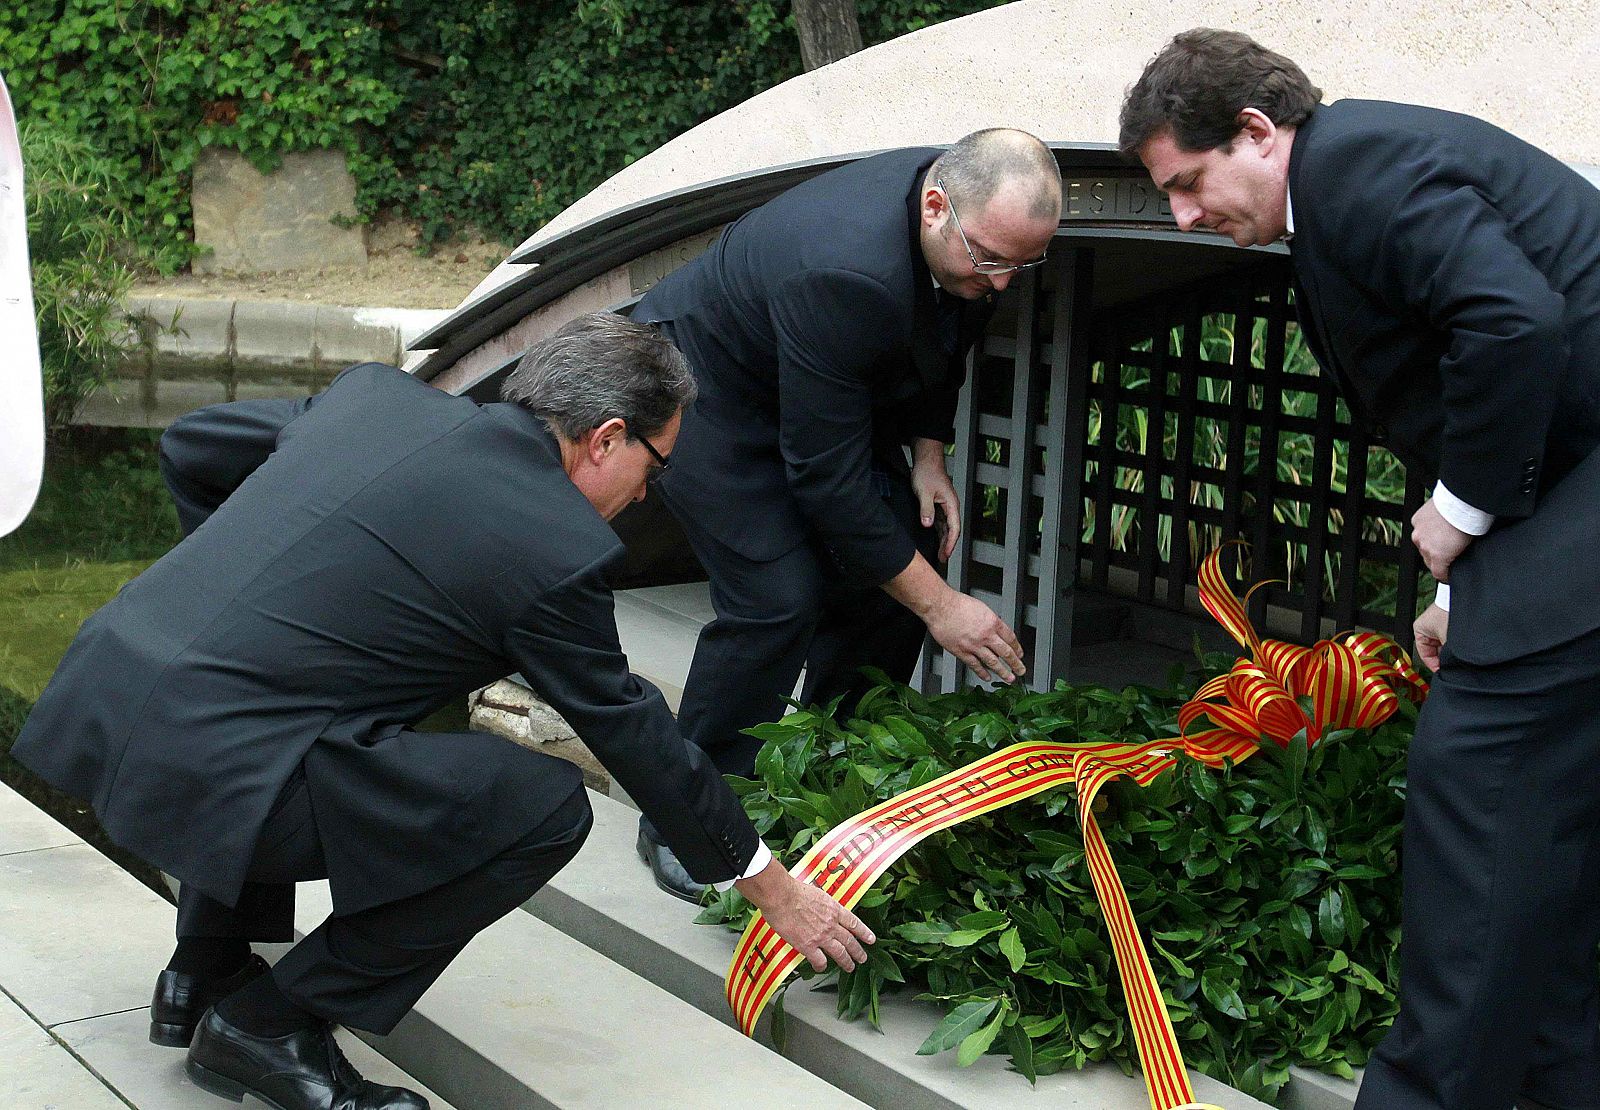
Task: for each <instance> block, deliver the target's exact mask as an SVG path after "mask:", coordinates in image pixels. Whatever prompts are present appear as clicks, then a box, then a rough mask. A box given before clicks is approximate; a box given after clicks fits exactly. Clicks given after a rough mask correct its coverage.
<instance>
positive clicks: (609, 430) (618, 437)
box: [583, 416, 628, 466]
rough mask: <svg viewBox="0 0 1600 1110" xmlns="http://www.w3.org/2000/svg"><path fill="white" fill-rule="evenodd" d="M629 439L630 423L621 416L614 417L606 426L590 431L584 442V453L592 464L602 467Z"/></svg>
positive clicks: (601, 425)
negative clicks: (612, 453)
mask: <svg viewBox="0 0 1600 1110" xmlns="http://www.w3.org/2000/svg"><path fill="white" fill-rule="evenodd" d="M627 438H628V422H627V421H626V420H624V419H622V417H620V416H613V417H612V418H611V419H610V420H607V421H606V422H605V423H604V424H600V425H598V426H596V427H594V428H591V429H589V434H588V435H587V436H586V437H585V439H584V442H583V448H584V453H585V454H586V455H588V458H589V462H590V463H592V464H593V465H595V466H600V465H601V464H602V463H604V462H605V460H606V457H607V456H608V455H610V454H611V452H613V451H615V450H617V449H618V448H620V447H621V446H622V444H623V443H624V442H625V441H626V440H627Z"/></svg>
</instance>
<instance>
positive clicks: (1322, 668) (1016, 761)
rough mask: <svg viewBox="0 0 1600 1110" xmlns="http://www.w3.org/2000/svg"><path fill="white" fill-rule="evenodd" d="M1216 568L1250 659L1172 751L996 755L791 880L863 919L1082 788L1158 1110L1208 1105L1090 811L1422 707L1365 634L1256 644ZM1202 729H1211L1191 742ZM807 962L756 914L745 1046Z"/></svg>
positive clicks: (1405, 662)
mask: <svg viewBox="0 0 1600 1110" xmlns="http://www.w3.org/2000/svg"><path fill="white" fill-rule="evenodd" d="M1220 556H1221V549H1219V550H1218V551H1215V552H1212V554H1211V555H1209V556H1208V557H1207V558H1206V560H1205V562H1204V564H1203V565H1202V567H1201V572H1200V596H1201V599H1202V601H1203V602H1204V604H1205V606H1206V608H1207V609H1208V610H1209V611H1210V612H1211V613H1212V614H1213V615H1215V616H1216V617H1217V619H1218V620H1219V621H1220V622H1221V623H1222V625H1223V626H1224V627H1225V628H1227V629H1228V631H1229V632H1230V633H1232V634H1233V635H1234V637H1235V638H1236V639H1238V640H1239V642H1240V644H1241V645H1242V646H1244V647H1245V648H1246V649H1247V650H1249V651H1250V652H1251V656H1250V658H1248V659H1241V660H1240V661H1239V663H1238V664H1235V666H1234V668H1233V669H1232V670H1230V671H1229V672H1228V673H1227V674H1226V675H1221V676H1218V678H1216V679H1213V680H1211V681H1210V682H1207V683H1206V684H1205V685H1204V686H1202V687H1201V688H1200V690H1199V691H1197V692H1196V694H1195V697H1194V699H1193V700H1191V701H1190V702H1188V703H1187V704H1186V705H1184V707H1183V708H1182V710H1181V711H1180V713H1179V728H1180V735H1179V736H1178V737H1177V738H1168V739H1162V740H1155V741H1148V742H1144V743H1138V744H1112V743H1054V742H1045V741H1037V742H1024V743H1020V744H1013V745H1011V746H1009V747H1006V748H1001V749H1000V750H998V751H996V752H993V753H991V754H990V755H988V756H985V757H984V758H982V759H980V760H978V761H977V762H975V763H970V764H968V765H967V766H965V767H962V768H960V769H959V770H955V771H951V772H950V773H949V774H946V775H943V776H941V777H939V778H937V779H934V780H933V781H932V782H929V783H926V784H924V785H922V786H919V787H917V788H915V789H913V790H908V791H906V792H905V793H903V794H900V795H898V796H897V797H894V798H891V799H889V800H888V801H886V802H881V803H879V804H878V805H875V806H873V807H872V808H870V809H868V810H865V811H863V812H862V813H859V814H857V815H856V816H855V817H852V818H851V819H850V820H848V821H845V822H843V823H842V824H840V825H838V826H837V827H836V828H834V829H833V830H832V831H831V832H829V833H828V834H827V835H826V836H824V837H823V838H822V839H821V840H819V841H818V842H817V843H816V844H814V845H813V846H812V848H811V850H810V851H809V852H807V853H806V854H805V856H804V857H803V858H802V859H801V860H800V862H799V863H797V864H796V865H795V866H794V867H792V868H790V873H791V874H792V875H794V876H795V877H796V878H798V879H800V880H802V881H803V882H809V883H813V884H815V885H816V886H818V887H821V888H822V889H823V890H825V891H827V892H828V893H829V894H830V895H832V896H833V897H834V898H835V899H837V900H838V901H839V902H840V903H841V904H843V905H844V906H846V907H850V906H854V905H855V904H856V903H857V902H858V901H860V900H861V897H862V895H864V894H865V893H866V892H867V891H868V890H869V889H870V888H871V887H872V885H873V883H875V882H876V881H877V880H878V878H879V876H881V875H882V874H883V873H884V871H886V870H888V868H889V867H890V865H891V864H893V863H894V862H895V861H896V860H898V859H899V858H900V857H901V856H902V855H904V854H905V853H906V852H907V851H909V850H910V849H911V848H913V847H914V846H915V845H916V844H918V843H919V842H920V841H922V840H923V839H925V838H926V837H928V836H931V835H932V834H933V833H936V832H940V831H942V830H944V829H948V828H950V827H952V826H954V825H958V824H960V823H961V822H963V821H966V820H968V819H970V818H972V817H976V816H979V815H980V814H984V813H990V812H993V811H994V810H997V809H1000V808H1001V807H1003V806H1008V805H1011V804H1012V803H1013V802H1018V801H1021V800H1023V799H1024V798H1031V797H1033V796H1034V795H1035V794H1039V793H1041V792H1043V791H1046V790H1049V789H1051V788H1052V787H1056V786H1061V785H1064V784H1066V783H1076V784H1077V787H1078V821H1079V824H1080V825H1081V827H1082V830H1083V844H1084V850H1085V853H1086V859H1087V862H1088V865H1089V874H1090V878H1091V879H1092V881H1093V882H1094V887H1095V893H1096V895H1097V897H1098V898H1099V901H1100V907H1101V909H1102V911H1103V912H1104V913H1105V917H1106V925H1107V927H1108V929H1109V930H1110V933H1111V939H1112V950H1113V953H1114V955H1115V957H1116V960H1117V969H1118V971H1119V973H1120V978H1121V980H1122V989H1123V993H1124V995H1125V996H1126V998H1127V1002H1128V1011H1129V1014H1130V1016H1131V1018H1132V1025H1133V1033H1134V1040H1135V1043H1136V1045H1137V1047H1138V1050H1139V1059H1140V1061H1141V1062H1142V1064H1143V1065H1144V1073H1145V1083H1146V1086H1147V1088H1148V1090H1149V1094H1150V1105H1151V1107H1152V1108H1153V1110H1183V1108H1186V1107H1187V1108H1198V1107H1201V1106H1202V1104H1199V1103H1196V1102H1195V1101H1194V1091H1193V1089H1192V1088H1191V1086H1190V1084H1189V1076H1188V1072H1187V1070H1186V1069H1185V1068H1184V1064H1183V1058H1182V1055H1181V1054H1180V1053H1179V1050H1178V1039H1177V1036H1176V1034H1175V1033H1174V1032H1173V1028H1172V1022H1171V1019H1170V1018H1169V1017H1168V1015H1167V1010H1166V1006H1165V1005H1164V1003H1163V1002H1162V998H1161V988H1160V986H1159V985H1158V984H1157V983H1156V978H1155V973H1154V971H1153V970H1152V969H1151V966H1150V958H1149V956H1148V954H1147V953H1146V951H1145V947H1144V941H1143V939H1142V938H1141V937H1140V935H1139V928H1138V924H1137V922H1136V921H1135V920H1134V917H1133V911H1132V907H1131V906H1130V905H1129V903H1128V897H1127V894H1126V892H1125V891H1124V890H1123V887H1122V881H1121V879H1120V878H1119V877H1118V875H1117V868H1116V864H1115V863H1114V862H1113V861H1112V859H1111V851H1110V848H1109V847H1108V846H1107V845H1106V841H1105V837H1104V836H1103V835H1102V834H1101V832H1100V827H1099V825H1098V824H1097V823H1096V821H1095V817H1094V811H1093V808H1092V807H1093V805H1094V800H1095V797H1096V796H1097V795H1098V794H1099V792H1100V790H1101V788H1103V787H1104V786H1105V785H1106V784H1107V783H1108V782H1111V781H1112V780H1113V779H1117V778H1121V777H1124V776H1126V777H1128V778H1131V779H1133V781H1134V782H1136V783H1138V784H1139V785H1140V786H1148V785H1149V784H1150V783H1151V782H1152V781H1154V780H1155V779H1156V777H1157V776H1159V775H1161V774H1164V773H1165V772H1167V771H1169V770H1171V769H1172V768H1173V767H1174V766H1175V765H1176V763H1177V756H1176V754H1175V753H1176V752H1178V751H1182V752H1184V753H1185V754H1187V755H1189V756H1190V757H1192V758H1193V759H1196V760H1198V761H1200V762H1202V763H1205V764H1207V765H1208V766H1211V767H1222V766H1223V765H1225V764H1226V763H1229V762H1232V763H1239V762H1242V761H1243V760H1245V759H1248V758H1249V757H1250V756H1251V755H1253V754H1255V752H1256V751H1257V749H1258V747H1259V745H1260V742H1261V740H1262V739H1263V738H1265V739H1269V740H1272V741H1274V742H1276V743H1279V744H1287V742H1288V739H1289V738H1290V737H1293V736H1294V735H1295V734H1296V733H1298V732H1299V731H1300V729H1302V728H1304V729H1306V731H1307V736H1308V738H1311V739H1313V740H1314V739H1315V737H1316V736H1320V735H1321V732H1322V730H1324V729H1326V728H1328V727H1336V728H1348V727H1370V726H1372V725H1375V724H1378V723H1380V722H1381V721H1383V720H1384V719H1386V718H1387V717H1388V716H1389V714H1391V713H1393V712H1394V710H1395V708H1396V706H1397V705H1398V700H1397V695H1398V694H1404V695H1405V696H1408V697H1411V698H1413V699H1414V700H1421V697H1422V694H1423V693H1424V692H1425V690H1426V686H1425V684H1424V683H1423V682H1422V680H1421V677H1420V675H1418V673H1417V672H1416V670H1415V668H1414V667H1413V666H1412V664H1411V661H1410V658H1409V657H1408V656H1407V655H1406V654H1405V652H1404V651H1402V650H1401V649H1400V648H1399V646H1398V645H1396V644H1395V643H1394V642H1393V641H1391V640H1388V639H1387V638H1385V637H1382V636H1377V635H1374V634H1371V633H1362V634H1357V635H1353V636H1350V637H1347V638H1346V639H1345V640H1343V641H1341V642H1339V643H1338V644H1334V643H1333V642H1332V641H1324V642H1323V643H1321V644H1318V645H1316V647H1313V648H1302V647H1299V646H1297V645H1293V644H1281V643H1277V642H1276V641H1271V640H1261V639H1260V637H1258V636H1257V635H1256V633H1255V630H1254V629H1253V628H1251V626H1250V622H1249V620H1248V618H1247V617H1246V616H1245V611H1244V605H1243V603H1242V602H1241V601H1240V600H1239V598H1238V597H1236V596H1235V595H1234V594H1233V592H1232V591H1231V590H1230V589H1229V588H1228V586H1227V583H1226V581H1225V580H1224V578H1223V576H1222V571H1221V566H1220V562H1221V559H1220ZM1301 696H1306V697H1308V698H1309V699H1310V701H1311V702H1312V705H1313V712H1312V713H1311V714H1310V715H1309V716H1308V715H1307V714H1306V712H1305V710H1304V709H1303V708H1301V706H1300V703H1299V701H1298V700H1297V699H1298V698H1300V697H1301ZM1296 714H1298V715H1299V716H1298V717H1297V716H1296ZM1202 718H1204V719H1206V720H1208V721H1209V722H1210V726H1209V727H1204V728H1198V729H1196V728H1194V727H1193V726H1194V724H1195V722H1197V721H1200V720H1201V719H1202ZM1291 725H1292V726H1293V727H1292V728H1291V727H1290V726H1291ZM802 959H803V957H802V956H801V955H800V953H799V952H797V951H795V949H794V948H793V947H792V946H790V945H789V943H788V942H787V941H785V940H784V939H783V938H782V937H780V936H778V934H777V933H776V932H774V931H773V929H772V927H771V926H770V925H768V924H767V921H766V919H765V918H764V917H762V916H761V915H760V914H759V913H758V914H757V915H756V917H755V918H754V920H752V921H751V922H750V925H749V926H748V927H747V928H746V929H745V932H744V935H743V936H742V937H741V938H740V940H739V944H738V946H737V947H736V948H735V950H734V954H733V962H732V964H731V966H730V967H729V969H728V977H727V984H726V986H727V995H728V1003H729V1005H730V1006H732V1007H733V1012H734V1016H735V1017H736V1018H737V1020H738V1022H739V1027H740V1028H741V1029H743V1030H744V1031H745V1033H746V1034H752V1033H753V1032H754V1030H755V1027H756V1022H757V1021H758V1020H759V1018H760V1016H761V1013H762V1011H763V1010H764V1009H765V1008H766V1005H767V1003H768V1002H770V1001H771V999H772V996H773V995H774V994H775V993H776V992H777V990H778V988H779V987H781V986H782V985H783V983H784V981H785V980H786V979H787V978H788V976H789V974H790V973H791V972H793V971H794V970H795V968H796V967H798V966H799V965H800V962H801V960H802Z"/></svg>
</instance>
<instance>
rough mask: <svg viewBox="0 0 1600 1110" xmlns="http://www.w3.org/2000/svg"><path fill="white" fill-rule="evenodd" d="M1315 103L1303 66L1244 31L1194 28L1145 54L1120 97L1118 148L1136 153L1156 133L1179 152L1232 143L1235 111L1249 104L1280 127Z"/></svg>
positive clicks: (1317, 93)
mask: <svg viewBox="0 0 1600 1110" xmlns="http://www.w3.org/2000/svg"><path fill="white" fill-rule="evenodd" d="M1321 101H1322V90H1321V89H1319V88H1317V87H1316V86H1315V85H1313V84H1312V83H1311V81H1310V79H1309V78H1307V77H1306V75H1305V71H1304V70H1302V69H1301V68H1300V67H1299V66H1297V65H1295V64H1294V62H1292V61H1290V60H1289V59H1288V58H1285V57H1284V56H1283V55H1282V54H1274V53H1273V52H1272V51H1270V50H1268V49H1267V48H1266V47H1264V46H1262V45H1261V44H1260V43H1258V42H1256V41H1255V40H1254V39H1252V38H1251V37H1250V36H1249V35H1243V34H1240V33H1239V32H1238V31H1219V30H1215V29H1213V28H1210V27H1196V28H1195V29H1194V30H1192V31H1185V32H1183V33H1182V34H1181V35H1177V36H1175V37H1174V38H1173V40H1172V41H1171V42H1169V43H1168V44H1167V45H1166V46H1165V47H1163V48H1162V50H1161V53H1159V54H1157V55H1156V56H1155V57H1154V58H1152V59H1150V64H1149V65H1147V66H1145V67H1144V72H1143V73H1141V74H1140V75H1139V80H1137V81H1135V82H1134V84H1133V87H1132V88H1130V89H1129V90H1128V94H1127V96H1126V97H1124V98H1123V101H1122V117H1121V128H1120V133H1119V135H1118V137H1117V146H1118V147H1120V148H1121V150H1122V153H1123V154H1124V155H1125V156H1126V157H1129V158H1137V157H1138V154H1139V151H1140V150H1141V149H1142V148H1143V147H1144V145H1145V144H1146V143H1147V142H1149V141H1150V140H1151V139H1153V138H1155V137H1156V136H1157V135H1159V134H1161V133H1162V132H1163V131H1170V132H1171V133H1172V140H1173V142H1175V143H1177V144H1178V149H1179V150H1183V151H1189V152H1194V151H1203V150H1213V149H1215V148H1217V147H1219V146H1226V145H1228V144H1229V143H1231V142H1233V139H1234V136H1236V135H1238V133H1239V113H1240V112H1242V111H1244V110H1245V109H1246V108H1256V109H1258V110H1259V111H1260V112H1261V113H1262V114H1263V115H1265V116H1266V117H1267V118H1268V119H1270V120H1271V121H1272V122H1273V123H1275V124H1276V125H1278V126H1279V127H1299V126H1300V125H1301V124H1302V123H1304V122H1305V121H1306V120H1308V119H1310V118H1311V113H1312V112H1314V111H1315V110H1316V108H1317V105H1318V104H1319V103H1321Z"/></svg>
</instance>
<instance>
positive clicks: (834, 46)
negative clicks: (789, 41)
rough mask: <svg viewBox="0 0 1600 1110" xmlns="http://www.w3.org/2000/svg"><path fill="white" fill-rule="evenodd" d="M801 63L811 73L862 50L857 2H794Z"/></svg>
mask: <svg viewBox="0 0 1600 1110" xmlns="http://www.w3.org/2000/svg"><path fill="white" fill-rule="evenodd" d="M794 25H795V29H796V30H797V31H798V32H799V33H800V62H801V64H803V65H804V66H805V67H806V70H807V71H808V72H809V71H810V70H813V69H820V68H822V67H823V66H825V65H827V64H828V63H829V62H837V61H838V60H839V59H840V58H845V57H849V56H850V55H851V54H854V53H855V52H856V51H857V50H860V49H861V23H860V20H858V19H857V18H856V0H794Z"/></svg>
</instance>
